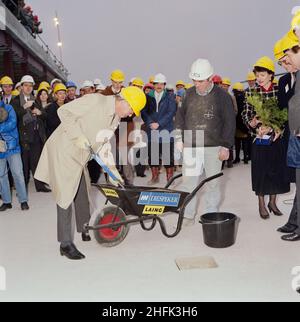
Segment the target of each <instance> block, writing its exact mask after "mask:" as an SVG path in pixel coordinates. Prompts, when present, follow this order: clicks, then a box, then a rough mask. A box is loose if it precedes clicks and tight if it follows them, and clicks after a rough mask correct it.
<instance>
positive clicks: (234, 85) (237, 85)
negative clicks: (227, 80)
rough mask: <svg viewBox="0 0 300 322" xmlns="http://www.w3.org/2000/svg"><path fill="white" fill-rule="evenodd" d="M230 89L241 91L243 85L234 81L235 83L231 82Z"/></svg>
mask: <svg viewBox="0 0 300 322" xmlns="http://www.w3.org/2000/svg"><path fill="white" fill-rule="evenodd" d="M232 89H234V90H236V91H243V90H244V85H243V84H242V83H235V84H233V86H232Z"/></svg>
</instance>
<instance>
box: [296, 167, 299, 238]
mask: <svg viewBox="0 0 300 322" xmlns="http://www.w3.org/2000/svg"><path fill="white" fill-rule="evenodd" d="M296 187H297V191H296V196H297V226H298V228H297V230H296V231H295V233H296V234H297V235H300V215H299V214H300V169H296Z"/></svg>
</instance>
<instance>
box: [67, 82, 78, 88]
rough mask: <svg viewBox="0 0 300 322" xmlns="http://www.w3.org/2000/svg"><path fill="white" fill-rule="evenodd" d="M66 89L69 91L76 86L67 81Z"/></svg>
mask: <svg viewBox="0 0 300 322" xmlns="http://www.w3.org/2000/svg"><path fill="white" fill-rule="evenodd" d="M66 88H67V89H69V88H77V85H76V84H75V83H74V82H72V81H68V82H67V83H66Z"/></svg>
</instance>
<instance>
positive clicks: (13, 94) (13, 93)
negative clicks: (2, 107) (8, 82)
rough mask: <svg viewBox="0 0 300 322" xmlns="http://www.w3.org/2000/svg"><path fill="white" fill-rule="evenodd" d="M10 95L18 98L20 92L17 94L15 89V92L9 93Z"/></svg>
mask: <svg viewBox="0 0 300 322" xmlns="http://www.w3.org/2000/svg"><path fill="white" fill-rule="evenodd" d="M11 95H12V96H19V95H20V92H19V91H18V90H17V89H15V90H13V91H12V92H11Z"/></svg>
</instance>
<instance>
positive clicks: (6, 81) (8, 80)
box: [0, 76, 14, 85]
mask: <svg viewBox="0 0 300 322" xmlns="http://www.w3.org/2000/svg"><path fill="white" fill-rule="evenodd" d="M0 85H14V82H13V81H12V79H11V78H10V77H8V76H4V77H2V78H1V80H0Z"/></svg>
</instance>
